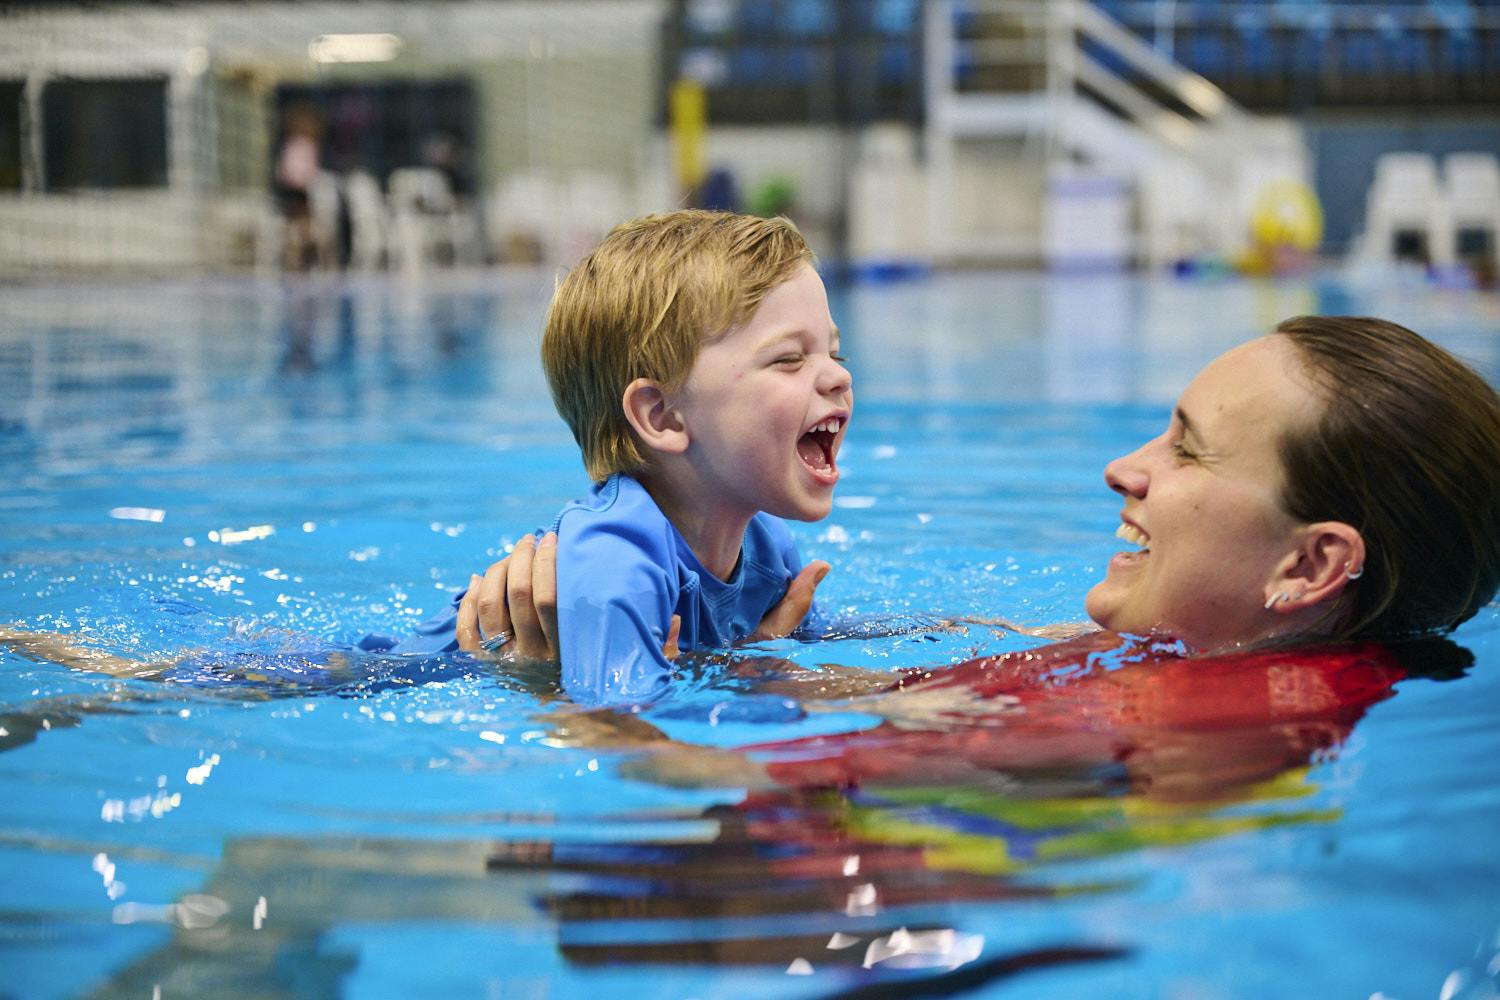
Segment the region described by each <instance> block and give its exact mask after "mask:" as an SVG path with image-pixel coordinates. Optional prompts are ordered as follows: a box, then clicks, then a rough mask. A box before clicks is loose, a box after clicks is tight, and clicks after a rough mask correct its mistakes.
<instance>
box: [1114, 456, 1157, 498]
mask: <svg viewBox="0 0 1500 1000" xmlns="http://www.w3.org/2000/svg"><path fill="white" fill-rule="evenodd" d="M1143 450H1144V448H1137V449H1136V450H1135V451H1133V452H1131V453H1130V454H1128V455H1121V456H1120V457H1119V458H1117V459H1115V460H1114V461H1113V462H1110V463H1109V464H1108V465H1106V466H1105V467H1104V481H1105V482H1106V483H1108V484H1109V488H1110V489H1112V490H1114V491H1115V492H1116V493H1118V494H1120V495H1121V496H1125V497H1135V498H1136V499H1137V500H1139V499H1140V498H1141V497H1143V496H1145V495H1146V484H1147V483H1148V482H1149V481H1150V477H1149V476H1148V475H1147V474H1146V468H1145V465H1144V464H1143V463H1142V462H1141V460H1140V458H1141V452H1142V451H1143Z"/></svg>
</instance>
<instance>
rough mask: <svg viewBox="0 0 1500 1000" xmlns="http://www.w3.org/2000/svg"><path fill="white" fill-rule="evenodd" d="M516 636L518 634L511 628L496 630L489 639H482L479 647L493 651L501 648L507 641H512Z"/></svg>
mask: <svg viewBox="0 0 1500 1000" xmlns="http://www.w3.org/2000/svg"><path fill="white" fill-rule="evenodd" d="M515 637H516V634H515V633H514V632H512V631H511V630H510V629H502V630H501V631H499V632H496V633H495V634H494V635H492V636H490V637H488V638H487V639H484V640H482V641H481V642H480V643H479V647H480V648H481V649H483V650H484V651H486V652H489V653H493V652H494V651H495V650H497V649H499V648H500V647H501V646H503V645H505V644H506V643H507V642H510V641H511V640H512V639H514V638H515Z"/></svg>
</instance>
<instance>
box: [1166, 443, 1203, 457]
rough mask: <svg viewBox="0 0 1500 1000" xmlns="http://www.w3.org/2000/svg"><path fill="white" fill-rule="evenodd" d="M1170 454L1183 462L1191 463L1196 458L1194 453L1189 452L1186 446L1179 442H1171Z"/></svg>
mask: <svg viewBox="0 0 1500 1000" xmlns="http://www.w3.org/2000/svg"><path fill="white" fill-rule="evenodd" d="M1172 454H1173V455H1175V456H1177V457H1178V458H1180V459H1182V460H1183V461H1184V462H1191V461H1192V460H1193V459H1195V458H1197V457H1198V456H1197V454H1196V453H1194V452H1192V451H1189V450H1188V448H1187V446H1186V445H1184V444H1183V443H1182V442H1181V441H1173V442H1172Z"/></svg>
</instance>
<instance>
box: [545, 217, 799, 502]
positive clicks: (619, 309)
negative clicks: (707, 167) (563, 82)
mask: <svg viewBox="0 0 1500 1000" xmlns="http://www.w3.org/2000/svg"><path fill="white" fill-rule="evenodd" d="M812 262H813V255H812V251H811V250H810V249H808V246H807V242H806V241H805V240H804V239H803V238H802V234H801V233H799V232H798V231H797V227H795V226H794V225H792V224H791V222H789V221H788V220H786V219H780V218H778V219H761V218H756V217H754V216H747V215H731V214H729V213H725V212H704V211H697V210H685V211H680V212H670V213H667V214H664V215H648V216H645V217H644V218H640V219H635V220H632V221H630V222H625V223H621V224H620V225H618V226H616V227H615V228H614V229H613V230H612V231H611V232H610V233H609V235H607V236H606V237H605V238H604V240H603V242H601V243H600V244H599V245H598V246H597V247H595V248H594V251H593V252H592V253H590V254H589V255H588V256H587V257H585V258H583V260H581V261H579V262H578V264H577V265H576V266H575V267H574V268H573V269H572V270H571V271H570V272H569V273H568V275H567V277H565V278H564V279H563V280H562V282H561V283H559V285H558V288H557V292H556V293H555V294H554V295H553V297H552V305H551V307H550V308H549V309H548V311H547V323H546V327H545V330H544V331H543V334H542V367H543V368H544V369H545V371H546V373H547V384H548V386H549V387H550V388H551V390H552V401H553V403H555V404H556V406H557V412H558V413H559V414H561V416H562V418H563V420H564V421H566V422H567V424H568V427H569V428H570V429H571V430H572V431H573V437H574V438H575V439H576V440H577V441H578V447H579V448H580V449H581V450H582V451H583V464H584V467H585V468H586V469H587V470H588V474H589V476H590V478H592V479H593V480H594V481H595V482H603V481H604V480H605V479H607V478H608V477H609V476H610V475H611V474H613V473H616V472H625V473H640V472H643V471H645V470H646V469H647V468H648V461H647V456H646V453H645V451H644V449H642V447H641V445H640V442H639V441H637V440H636V437H635V434H634V432H633V431H632V430H631V428H630V425H629V423H628V422H627V421H626V419H625V411H624V406H623V400H624V395H625V388H626V387H627V386H628V385H630V383H631V382H633V381H635V380H636V379H638V378H646V379H651V380H652V381H654V382H657V383H659V384H660V385H661V386H662V388H663V389H664V390H666V391H668V392H671V391H673V390H675V389H677V388H679V387H680V386H681V385H682V383H683V382H684V381H685V380H686V379H687V377H688V373H689V372H690V371H692V368H693V364H694V362H695V361H697V359H698V349H699V347H700V346H701V345H702V344H703V343H704V342H705V341H708V340H711V339H713V338H714V337H717V336H719V335H720V334H722V333H724V332H726V331H727V330H729V329H731V328H732V327H734V326H737V325H739V324H740V323H743V322H745V321H746V320H748V319H749V318H750V316H751V314H753V313H754V312H755V309H756V307H757V306H759V305H760V302H761V300H762V299H764V298H765V297H766V294H767V293H768V292H769V291H770V290H771V289H773V288H775V287H776V286H777V285H779V284H781V283H782V282H784V281H786V280H788V279H789V278H791V277H792V276H793V275H794V274H795V273H796V271H797V269H798V268H799V267H801V266H802V265H804V264H811V263H812Z"/></svg>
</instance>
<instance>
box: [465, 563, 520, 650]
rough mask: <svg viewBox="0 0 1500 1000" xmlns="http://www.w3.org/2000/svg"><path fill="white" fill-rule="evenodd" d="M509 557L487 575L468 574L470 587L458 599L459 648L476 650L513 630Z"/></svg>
mask: <svg viewBox="0 0 1500 1000" xmlns="http://www.w3.org/2000/svg"><path fill="white" fill-rule="evenodd" d="M509 563H510V559H509V557H507V558H505V559H501V560H500V561H499V562H497V563H493V564H491V566H490V568H489V569H487V570H485V573H484V576H479V575H478V574H475V575H473V576H470V577H469V589H468V590H467V591H466V592H465V593H464V596H463V598H462V599H461V600H460V601H459V602H458V625H457V627H456V628H455V630H454V634H455V637H456V638H457V639H458V648H459V649H463V650H467V651H469V652H471V653H477V652H479V651H480V650H482V649H483V648H484V646H483V643H484V640H485V639H486V638H488V637H489V636H493V635H497V634H499V633H500V632H506V631H509V630H510V611H509V610H507V608H506V607H505V578H506V571H507V569H508V567H509Z"/></svg>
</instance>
